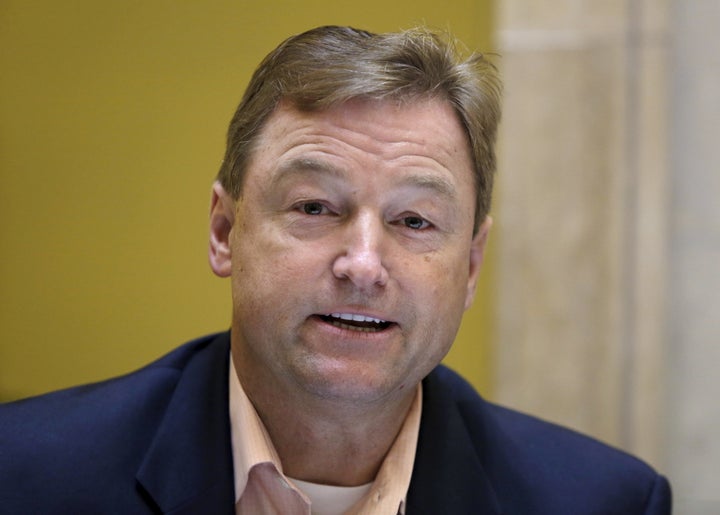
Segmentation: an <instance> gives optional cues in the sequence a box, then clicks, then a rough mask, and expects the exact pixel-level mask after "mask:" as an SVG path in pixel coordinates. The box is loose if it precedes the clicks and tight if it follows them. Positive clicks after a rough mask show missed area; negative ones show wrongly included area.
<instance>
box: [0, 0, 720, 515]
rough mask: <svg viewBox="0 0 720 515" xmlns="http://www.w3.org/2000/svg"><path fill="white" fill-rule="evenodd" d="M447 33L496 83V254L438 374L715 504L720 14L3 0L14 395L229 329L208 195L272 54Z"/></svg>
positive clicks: (513, 2)
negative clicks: (334, 34) (285, 48)
mask: <svg viewBox="0 0 720 515" xmlns="http://www.w3.org/2000/svg"><path fill="white" fill-rule="evenodd" d="M323 24H350V25H354V26H356V27H359V28H365V29H369V30H373V31H388V30H397V29H401V28H408V27H411V26H414V25H418V24H425V25H430V26H432V27H436V28H440V29H449V30H450V31H451V32H452V33H453V34H454V35H456V36H457V37H458V38H459V39H460V40H461V41H462V42H463V43H464V44H465V45H466V46H467V47H468V48H470V49H472V50H480V51H484V52H496V53H497V54H499V57H498V58H496V59H495V62H496V63H497V64H498V66H499V67H500V69H501V73H502V75H503V78H504V81H505V99H504V119H503V124H502V129H501V138H500V145H499V158H500V167H499V168H500V169H499V175H498V189H497V193H496V195H495V204H494V209H493V216H494V218H495V222H496V224H495V228H494V233H493V235H492V237H491V242H490V248H489V251H490V255H489V259H488V261H487V263H486V266H485V268H484V270H483V273H482V275H481V285H480V291H479V295H478V299H477V301H476V303H475V305H474V306H473V308H472V309H471V310H470V311H469V312H468V313H467V314H466V317H465V319H464V322H463V326H462V328H461V332H460V335H459V337H458V341H457V343H456V345H455V346H454V348H453V350H452V351H451V353H450V355H449V356H448V358H447V362H448V364H450V365H451V366H453V367H454V368H456V369H458V370H459V371H460V372H461V373H463V374H464V375H465V376H466V377H468V378H469V379H470V380H471V381H472V382H473V384H474V385H475V386H476V387H477V388H478V390H479V391H480V392H481V393H482V394H483V395H484V396H486V397H488V398H490V399H492V400H496V401H499V402H501V403H503V404H506V405H510V406H513V407H516V408H519V409H522V410H524V411H527V412H530V413H534V414H536V415H539V416H541V417H543V418H546V419H550V420H553V421H555V422H559V423H562V424H565V425H569V426H571V427H574V428H576V429H578V430H581V431H583V432H587V433H590V434H592V435H594V436H596V437H598V438H601V439H603V440H605V441H607V442H609V443H611V444H613V445H616V446H619V447H621V448H623V449H626V450H628V451H630V452H633V453H635V454H638V455H640V456H641V457H642V458H644V459H646V460H648V461H650V462H651V463H652V464H653V465H654V466H656V467H658V468H659V469H660V470H662V471H663V472H664V473H666V474H667V475H669V476H670V479H671V481H672V483H673V486H674V489H675V496H676V499H677V500H676V512H677V513H717V512H718V511H719V510H720V494H718V492H717V484H718V482H720V466H718V463H720V403H718V402H717V400H716V397H717V396H718V395H719V394H720V375H719V374H718V373H717V371H716V370H717V368H718V366H720V346H718V345H717V343H718V341H720V316H719V314H720V273H718V268H719V267H718V263H720V202H718V201H717V199H718V198H719V197H720V178H719V177H720V174H719V173H718V172H719V171H720V145H717V144H716V142H715V139H716V138H717V136H718V134H720V54H718V52H717V51H716V48H717V42H716V35H715V31H716V28H717V27H718V26H720V2H717V1H715V0H689V1H680V0H675V1H672V0H624V1H623V0H617V1H612V2H591V1H589V0H543V1H537V0H495V1H492V0H462V1H455V0H453V1H446V2H441V3H438V2H436V1H432V0H412V1H411V0H401V1H396V2H386V1H385V2H380V1H377V0H366V1H365V2H362V3H343V2H330V1H328V0H305V1H303V2H293V1H289V0H286V1H280V0H269V1H265V2H246V1H238V0H235V1H231V0H209V1H203V2H191V1H188V2H178V1H170V0H151V1H142V2H140V1H132V0H130V1H123V2H116V1H108V2H102V3H98V2H93V1H90V0H76V1H69V2H64V3H62V4H59V3H57V2H51V1H49V0H33V1H30V2H27V1H19V0H2V1H1V2H0V70H1V72H0V252H1V253H2V254H1V256H2V258H1V259H0V401H10V400H14V399H18V398H21V397H26V396H30V395H35V394H38V393H42V392H45V391H48V390H52V389H57V388H62V387H67V386H71V385H74V384H78V383H84V382H89V381H96V380H101V379H103V378H106V377H109V376H112V375H117V374H121V373H124V372H127V371H130V370H132V369H134V368H137V367H139V366H142V365H143V364H145V363H147V362H149V361H150V360H152V359H154V358H156V357H158V356H160V355H161V354H163V353H165V352H167V351H169V350H170V349H172V348H174V347H176V346H177V345H179V344H181V343H183V342H185V341H187V340H189V339H191V338H194V337H196V336H200V335H203V334H207V333H209V332H214V331H220V330H224V329H226V328H227V327H229V323H230V295H229V285H228V283H227V281H223V280H220V279H217V278H216V277H214V276H213V275H212V273H211V272H210V270H209V267H208V266H207V258H206V249H207V227H206V226H207V214H208V206H209V198H210V185H211V183H212V181H213V178H214V176H215V174H216V172H217V169H218V167H219V164H220V160H221V159H222V155H223V149H224V135H225V131H226V127H227V124H228V122H229V120H230V117H231V115H232V113H233V111H234V109H235V107H236V105H237V103H238V101H239V99H240V97H241V95H242V93H243V90H244V87H245V84H246V83H247V81H248V79H249V77H250V74H251V73H252V71H253V69H254V67H255V66H256V65H257V63H258V62H259V61H260V59H261V58H262V57H263V56H264V55H265V54H267V53H268V52H269V51H270V50H271V49H272V48H274V47H275V46H276V45H277V44H278V43H279V42H280V41H281V40H282V39H284V38H285V37H287V36H288V35H290V34H293V33H297V32H300V31H303V30H306V29H308V28H311V27H314V26H317V25H323Z"/></svg>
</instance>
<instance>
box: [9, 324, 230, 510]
mask: <svg viewBox="0 0 720 515" xmlns="http://www.w3.org/2000/svg"><path fill="white" fill-rule="evenodd" d="M223 338H224V336H222V335H211V336H207V337H204V338H200V339H197V340H193V341H191V342H189V343H187V344H185V345H182V346H180V347H178V348H176V349H175V350H173V351H171V352H170V353H169V354H167V355H165V356H163V357H161V358H160V359H158V360H157V361H155V362H153V363H150V364H149V365H147V366H145V367H143V368H141V369H139V370H137V371H134V372H131V373H129V374H126V375H123V376H120V377H116V378H113V379H109V380H106V381H102V382H98V383H93V384H87V385H82V386H77V387H73V388H69V389H65V390H60V391H56V392H51V393H48V394H44V395H40V396H36V397H31V398H28V399H23V400H19V401H15V402H10V403H7V404H3V405H0V442H2V445H0V505H6V506H7V505H8V503H9V505H11V506H13V505H14V504H12V502H13V500H14V501H17V502H18V503H19V504H18V505H21V504H20V503H23V502H28V500H29V499H32V497H30V495H31V491H33V490H35V491H40V492H45V495H47V496H48V497H49V498H52V496H53V495H55V496H56V499H60V498H64V497H68V496H70V497H72V498H74V499H82V498H87V499H91V498H94V497H96V496H97V493H94V492H93V490H94V489H97V488H98V485H100V484H102V483H103V481H105V482H107V483H108V484H109V483H111V482H113V481H114V482H115V484H114V485H113V488H107V489H106V492H107V496H108V497H112V495H113V494H112V492H118V491H120V490H121V489H122V488H123V485H125V487H126V488H127V489H132V488H134V477H135V473H136V472H137V469H138V466H139V464H140V463H141V461H142V458H143V456H144V453H145V451H146V450H147V448H148V447H149V445H150V444H151V442H152V438H153V437H154V435H155V431H156V429H157V427H158V425H159V424H160V422H161V421H162V419H163V417H164V415H165V411H166V409H167V406H168V403H169V402H170V399H171V398H172V396H173V394H174V391H175V389H176V386H177V384H178V381H179V380H180V378H181V376H182V375H183V373H184V371H185V370H186V369H189V368H190V367H192V364H193V363H194V362H195V361H197V360H199V359H200V360H201V359H203V358H202V356H203V355H207V354H212V353H215V354H221V353H227V352H228V347H227V346H226V345H223ZM119 478H123V480H122V481H121V480H119ZM56 490H57V491H56ZM125 495H126V497H131V492H125ZM33 502H39V501H38V500H37V499H34V501H33Z"/></svg>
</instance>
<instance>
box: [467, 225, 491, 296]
mask: <svg viewBox="0 0 720 515" xmlns="http://www.w3.org/2000/svg"><path fill="white" fill-rule="evenodd" d="M490 227H492V218H490V217H489V216H486V217H485V220H484V221H483V223H482V225H481V226H480V227H479V228H478V230H477V233H476V234H475V236H474V237H473V240H472V243H471V245H470V271H469V273H468V283H467V295H466V297H465V309H468V308H469V307H470V306H471V305H472V303H473V300H474V299H475V290H476V289H477V281H478V276H479V275H480V268H482V264H483V259H485V247H486V245H487V239H488V234H489V233H490Z"/></svg>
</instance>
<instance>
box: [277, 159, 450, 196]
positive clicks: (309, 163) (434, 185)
mask: <svg viewBox="0 0 720 515" xmlns="http://www.w3.org/2000/svg"><path fill="white" fill-rule="evenodd" d="M297 173H299V174H301V175H302V174H305V173H309V174H311V175H314V174H319V175H329V176H331V177H335V178H343V177H345V176H346V174H345V173H344V172H343V171H342V170H341V169H339V168H337V167H335V166H333V165H332V164H330V163H328V162H325V161H321V160H318V159H312V158H307V157H302V158H297V159H290V160H288V161H286V162H284V163H281V164H280V166H278V167H277V168H276V169H275V172H274V177H273V178H272V180H271V186H273V187H274V186H277V185H278V184H279V183H281V182H282V181H283V180H284V179H285V178H287V177H289V176H291V175H293V174H297ZM399 184H400V186H407V187H414V188H420V189H425V190H430V191H434V192H436V193H438V194H440V195H442V196H444V197H446V198H447V199H448V200H450V201H454V200H455V199H456V198H457V188H456V187H455V186H454V185H453V184H452V183H451V182H450V181H448V180H447V179H445V178H444V177H441V176H439V175H435V174H428V173H412V174H410V175H408V176H407V177H403V178H402V179H401V180H400V183H399Z"/></svg>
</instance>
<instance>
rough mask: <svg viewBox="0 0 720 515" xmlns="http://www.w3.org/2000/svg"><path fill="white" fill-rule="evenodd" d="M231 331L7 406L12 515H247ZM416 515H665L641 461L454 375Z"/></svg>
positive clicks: (428, 450)
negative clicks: (234, 443)
mask: <svg viewBox="0 0 720 515" xmlns="http://www.w3.org/2000/svg"><path fill="white" fill-rule="evenodd" d="M228 356H229V334H228V333H223V334H220V335H214V336H208V337H205V338H202V339H199V340H195V341H193V342H190V343H189V344H186V345H184V346H182V347H180V348H178V349H176V350H175V351H173V352H171V353H170V354H168V355H167V356H165V357H163V358H161V359H160V360H158V361H156V362H155V363H152V364H151V365H149V366H147V367H145V368H143V369H141V370H139V371H137V372H134V373H132V374H129V375H126V376H123V377H120V378H116V379H112V380H109V381H105V382H102V383H98V384H93V385H88V386H81V387H77V388H72V389H69V390H64V391H60V392H55V393H51V394H47V395H43V396H40V397H36V398H31V399H27V400H23V401H18V402H13V403H9V404H5V405H3V406H0V513H2V514H6V513H7V514H19V513H23V514H24V513H33V514H35V513H38V514H39V513H42V514H55V513H67V514H75V515H77V514H108V513H117V514H123V515H128V514H135V513H138V514H142V513H173V514H215V513H218V514H228V515H230V514H233V513H234V508H233V502H234V492H233V488H234V482H233V469H232V467H233V465H232V455H231V448H230V428H229V422H228V377H227V374H228V365H229V364H228ZM407 513H408V515H413V514H499V513H504V514H543V515H547V514H552V515H560V514H573V515H581V514H640V513H645V514H664V513H670V488H669V486H668V482H667V481H666V480H665V478H663V477H662V476H660V475H658V474H657V473H656V472H654V471H653V470H652V469H651V468H649V467H648V466H647V465H645V464H644V463H642V462H641V461H639V460H637V459H635V458H633V457H631V456H629V455H627V454H625V453H623V452H620V451H618V450H615V449H612V448H610V447H607V446H605V445H603V444H601V443H599V442H597V441H595V440H592V439H589V438H587V437H584V436H581V435H579V434H577V433H575V432H572V431H569V430H567V429H563V428H560V427H558V426H555V425H552V424H548V423H546V422H543V421H540V420H538V419H535V418H532V417H529V416H527V415H522V414H519V413H516V412H513V411H510V410H507V409H504V408H501V407H498V406H495V405H493V404H490V403H488V402H485V401H484V400H482V399H481V398H480V397H479V396H478V395H477V393H475V391H474V390H473V389H472V388H471V387H470V386H469V385H468V384H467V383H466V382H465V381H463V380H462V379H461V378H460V377H459V376H457V375H456V374H455V373H453V372H452V371H450V370H448V369H447V368H444V367H442V366H441V367H438V368H437V369H435V370H434V371H433V372H432V373H431V374H430V375H429V376H428V377H427V378H426V379H425V380H424V382H423V412H422V421H421V426H420V437H419V442H418V450H417V455H416V460H415V467H414V470H413V475H412V480H411V484H410V491H409V492H408V504H407Z"/></svg>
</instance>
